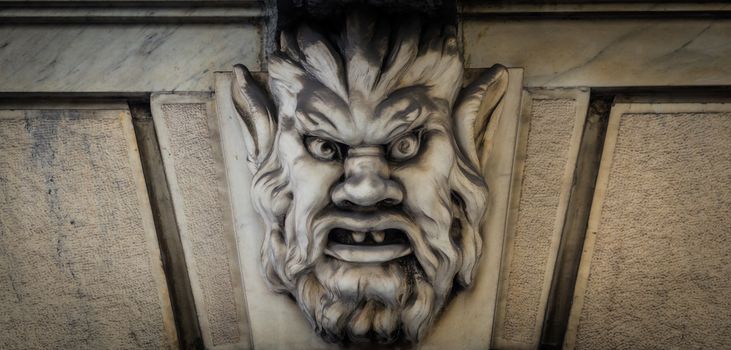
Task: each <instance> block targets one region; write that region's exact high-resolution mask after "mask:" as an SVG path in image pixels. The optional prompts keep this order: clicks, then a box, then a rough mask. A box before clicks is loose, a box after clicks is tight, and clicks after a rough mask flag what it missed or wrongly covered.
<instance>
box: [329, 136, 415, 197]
mask: <svg viewBox="0 0 731 350" xmlns="http://www.w3.org/2000/svg"><path fill="white" fill-rule="evenodd" d="M344 166H345V179H344V180H343V182H341V183H339V184H337V185H336V186H335V189H334V190H333V193H332V199H333V202H334V203H335V205H337V206H339V207H350V206H353V205H356V206H361V207H370V206H376V205H386V206H391V205H397V204H399V203H401V201H402V200H403V198H404V194H403V191H402V190H401V186H400V185H399V184H398V183H397V182H395V181H393V180H391V179H390V176H391V174H390V172H389V169H388V164H386V159H385V158H384V155H383V149H381V147H377V146H368V147H353V148H351V149H350V150H348V156H347V157H346V158H345V165H344Z"/></svg>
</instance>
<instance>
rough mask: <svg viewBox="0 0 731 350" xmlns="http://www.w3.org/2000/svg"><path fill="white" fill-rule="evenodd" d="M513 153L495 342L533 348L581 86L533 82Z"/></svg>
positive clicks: (582, 110) (582, 105) (561, 214)
mask: <svg viewBox="0 0 731 350" xmlns="http://www.w3.org/2000/svg"><path fill="white" fill-rule="evenodd" d="M524 98H525V99H527V100H526V108H525V111H524V120H523V122H522V124H521V136H520V139H521V141H519V142H520V144H519V146H518V147H519V153H518V155H517V158H516V164H517V165H516V167H517V168H518V169H520V170H518V171H520V172H521V173H520V175H519V176H520V178H519V179H520V180H519V181H520V182H519V183H518V184H516V188H515V189H514V193H513V195H512V199H511V200H512V201H513V208H512V209H513V211H512V212H511V214H510V215H511V216H512V220H511V221H510V223H511V224H510V226H509V228H508V237H507V239H506V240H505V245H506V247H505V253H504V256H503V267H502V279H501V281H500V283H501V287H500V293H501V294H500V304H499V305H498V311H497V320H496V329H495V339H494V344H495V345H496V346H497V347H499V348H535V347H537V345H538V342H539V338H540V332H541V328H542V322H543V317H544V312H545V307H546V302H547V297H548V292H549V288H550V282H551V281H550V279H551V276H552V274H553V268H554V266H555V259H556V254H557V250H558V246H559V240H560V235H561V229H562V227H563V221H564V218H565V214H566V205H567V201H568V195H569V191H570V186H571V180H572V177H573V171H574V168H575V164H576V157H577V154H578V146H579V142H580V137H581V131H582V130H583V124H584V120H585V117H586V111H587V104H588V92H587V91H581V90H534V91H533V92H531V93H529V94H527V95H526V96H525V97H524Z"/></svg>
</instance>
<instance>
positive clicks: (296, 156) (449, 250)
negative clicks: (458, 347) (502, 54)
mask: <svg viewBox="0 0 731 350" xmlns="http://www.w3.org/2000/svg"><path fill="white" fill-rule="evenodd" d="M279 46H280V47H279V50H278V51H277V52H275V53H273V54H272V55H270V57H269V64H268V70H269V91H270V92H271V98H272V99H271V100H270V97H269V96H268V94H267V93H266V92H265V91H264V90H262V89H260V88H258V87H257V85H256V84H255V82H254V81H253V79H252V76H251V75H250V73H249V72H248V70H247V69H246V68H245V67H243V66H240V65H238V66H236V67H235V68H234V73H235V77H234V81H233V86H232V88H233V98H234V104H235V106H236V110H237V112H238V114H239V115H240V116H241V118H242V119H243V121H244V124H245V126H246V130H244V131H245V132H244V135H245V142H246V145H247V154H248V159H247V160H248V163H249V168H250V170H251V171H252V173H253V174H254V177H253V180H252V186H251V197H252V201H253V204H254V208H255V209H256V211H257V212H258V213H259V215H260V216H261V217H262V219H263V222H264V224H265V225H266V232H264V233H263V234H264V235H265V238H264V243H263V246H262V249H261V268H262V271H263V274H264V276H265V278H266V280H267V282H268V284H269V287H270V288H271V289H272V290H273V291H276V292H280V293H288V294H291V295H292V296H293V297H294V299H295V300H296V302H297V304H298V305H299V307H300V308H301V309H302V311H303V312H304V314H305V316H306V317H307V319H308V321H309V322H310V323H311V325H312V327H313V329H314V331H315V332H317V333H318V334H320V335H321V336H322V337H323V338H324V339H325V340H327V341H330V342H338V343H348V342H379V343H382V344H384V343H391V342H394V341H397V340H405V341H408V342H417V341H418V340H419V339H421V338H422V337H423V336H424V334H425V333H426V332H427V330H428V329H429V327H430V326H431V324H432V323H433V321H434V320H435V318H436V317H437V316H438V315H439V313H440V311H441V310H442V308H443V307H444V306H445V304H446V303H447V302H448V301H449V298H450V296H451V295H452V294H453V293H452V292H453V290H455V288H454V287H455V286H456V285H459V286H461V287H467V286H469V285H470V284H471V282H472V279H473V276H474V275H475V269H476V267H477V263H478V260H479V258H480V253H481V249H482V238H481V234H480V228H481V226H482V221H483V217H484V214H485V211H486V205H487V199H488V191H487V188H486V185H485V181H484V179H483V177H482V175H481V172H480V158H481V155H482V157H483V158H484V153H485V152H483V144H484V139H485V131H486V129H487V126H488V120H489V119H490V115H491V114H492V113H493V111H494V110H495V109H496V108H495V107H496V106H497V105H498V102H499V101H500V100H501V98H502V95H503V93H504V91H505V88H506V85H507V71H506V69H505V68H504V67H501V66H496V67H493V68H491V69H490V70H488V71H486V72H485V73H483V74H482V75H481V76H479V77H478V78H477V79H476V80H475V81H474V82H473V83H471V84H470V85H468V86H467V87H465V88H464V89H462V75H463V70H464V68H463V64H462V59H461V55H460V52H459V48H458V44H457V39H456V35H455V30H454V28H453V27H451V26H443V25H428V24H426V23H425V22H423V21H420V20H418V19H407V20H405V19H400V20H399V21H398V22H395V21H389V20H388V19H380V20H377V19H375V18H373V17H369V16H367V15H362V14H361V15H351V16H348V18H347V19H346V20H345V24H344V25H343V27H342V28H341V30H340V31H339V32H336V33H332V32H318V31H316V30H314V29H312V28H311V27H310V26H308V25H305V24H302V25H299V26H297V27H295V28H294V29H293V30H291V31H284V32H282V33H281V36H280V43H279ZM272 102H273V103H272Z"/></svg>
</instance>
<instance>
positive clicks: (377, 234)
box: [371, 231, 386, 243]
mask: <svg viewBox="0 0 731 350" xmlns="http://www.w3.org/2000/svg"><path fill="white" fill-rule="evenodd" d="M371 234H372V235H373V240H374V241H376V243H381V242H383V240H384V239H385V238H386V233H385V232H383V231H373V232H371Z"/></svg>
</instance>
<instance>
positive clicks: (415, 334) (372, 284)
mask: <svg viewBox="0 0 731 350" xmlns="http://www.w3.org/2000/svg"><path fill="white" fill-rule="evenodd" d="M297 303H298V304H299V306H300V308H301V309H302V310H303V311H304V312H305V315H306V317H307V319H308V321H309V322H310V324H311V325H312V327H313V329H314V330H315V331H316V332H317V333H318V334H320V335H321V336H322V337H323V338H324V339H325V340H327V341H329V342H343V341H346V340H349V341H353V342H367V341H376V342H378V343H381V344H388V343H392V342H394V341H396V340H397V339H399V338H400V335H401V334H400V333H401V332H403V335H404V338H405V339H406V340H408V341H417V340H418V339H420V338H421V336H422V335H423V333H424V332H425V331H426V330H427V329H429V327H430V326H431V324H432V322H433V321H434V317H435V314H436V310H435V308H436V307H437V305H436V304H435V298H434V290H433V288H432V286H431V284H430V283H428V282H427V281H426V278H425V276H424V274H423V271H422V270H421V269H420V268H419V267H418V262H417V261H416V259H414V257H413V256H407V257H403V258H400V259H397V260H393V261H390V262H387V263H383V264H369V265H362V264H351V263H348V262H343V261H340V260H336V259H332V258H329V257H324V258H323V259H322V260H321V261H320V262H319V263H318V264H317V265H316V266H315V268H314V270H312V271H310V272H308V273H306V274H302V275H301V276H299V277H298V279H297Z"/></svg>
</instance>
